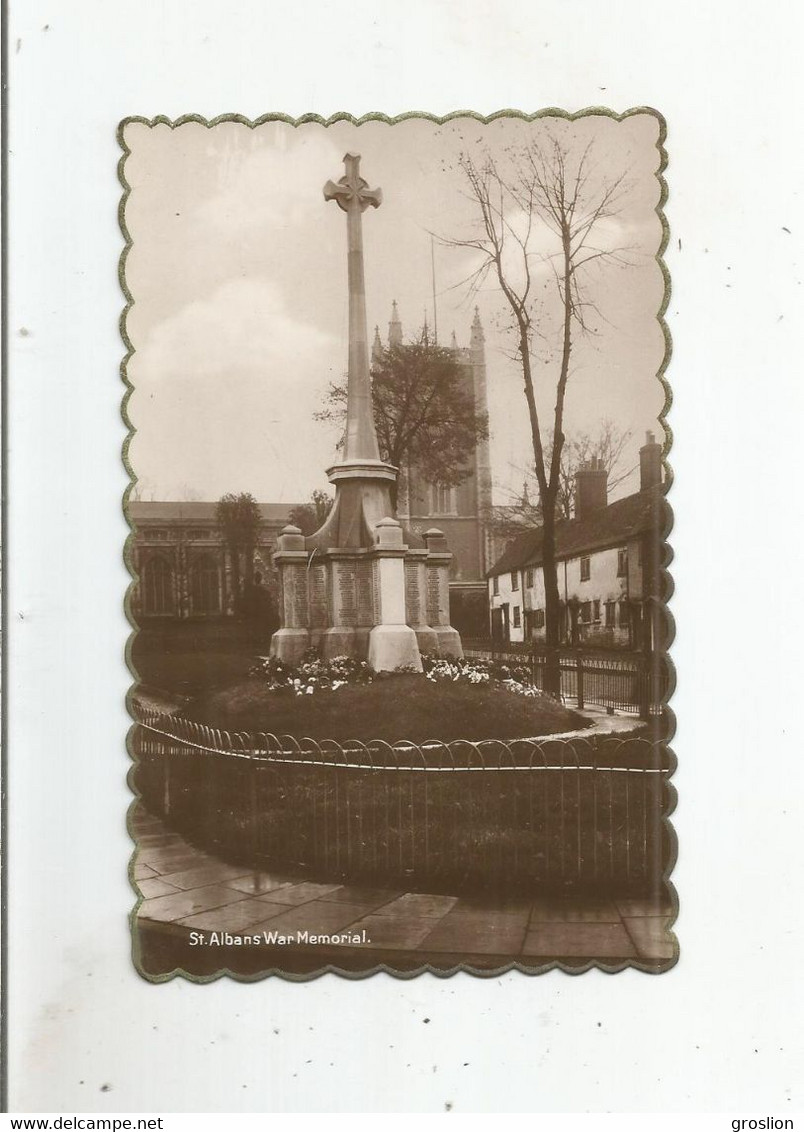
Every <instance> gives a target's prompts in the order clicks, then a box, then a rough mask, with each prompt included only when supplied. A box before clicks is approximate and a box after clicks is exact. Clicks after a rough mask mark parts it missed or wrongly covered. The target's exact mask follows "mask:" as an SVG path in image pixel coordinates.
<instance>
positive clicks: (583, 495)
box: [575, 456, 609, 519]
mask: <svg viewBox="0 0 804 1132" xmlns="http://www.w3.org/2000/svg"><path fill="white" fill-rule="evenodd" d="M608 479H609V473H608V472H607V471H606V469H605V467H604V466H603V461H602V460H601V459H600V458H599V457H597V456H593V457H592V459H591V460H590V461H589V462H588V463H587V464H583V465H581V467H580V468H579V469H578V471H577V472H576V473H575V518H576V519H585V518H586V517H587V516H588V515H591V514H593V513H594V512H595V511H602V510H603V508H604V507H607V506H608Z"/></svg>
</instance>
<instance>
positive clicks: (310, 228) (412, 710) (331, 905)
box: [119, 108, 678, 981]
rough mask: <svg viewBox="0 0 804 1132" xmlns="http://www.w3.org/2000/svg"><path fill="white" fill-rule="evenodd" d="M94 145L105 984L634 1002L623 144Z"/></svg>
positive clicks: (297, 124) (518, 132) (290, 124)
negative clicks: (100, 375) (615, 976)
mask: <svg viewBox="0 0 804 1132" xmlns="http://www.w3.org/2000/svg"><path fill="white" fill-rule="evenodd" d="M119 140H120V145H121V147H122V151H123V156H122V158H121V162H120V179H121V183H122V186H123V196H122V201H121V207H120V220H121V227H122V232H123V236H124V240H125V249H124V251H123V254H122V257H121V264H120V280H121V285H122V288H123V291H124V294H125V299H126V305H125V311H124V315H123V318H122V335H123V340H124V343H125V350H126V353H125V359H124V363H123V376H124V379H125V382H126V392H125V397H124V402H123V412H124V417H125V420H126V423H127V425H128V427H129V434H128V438H127V441H126V445H125V451H124V459H125V462H126V467H127V469H128V471H129V473H130V476H131V483H130V486H129V488H128V490H127V492H126V498H125V502H124V507H125V512H126V516H127V518H128V521H129V524H130V527H131V534H130V537H129V539H128V542H127V546H126V559H127V563H128V566H129V569H130V572H131V574H132V583H131V586H130V589H129V593H128V598H127V603H128V604H127V608H128V614H129V618H130V621H131V624H132V626H133V631H132V635H131V638H130V641H129V646H128V659H129V664H130V668H131V671H132V673H133V677H134V683H133V685H132V688H131V691H130V694H129V708H130V712H131V716H132V719H133V724H132V728H131V731H130V735H129V750H130V754H131V758H132V768H131V773H130V785H131V789H132V792H133V795H134V800H133V802H132V806H131V811H130V816H129V827H130V831H131V835H132V838H133V841H134V843H135V847H134V851H133V856H132V862H131V879H132V884H133V886H134V889H135V892H136V907H135V909H134V911H133V913H132V917H131V927H132V936H133V954H134V961H135V964H136V967H137V969H138V971H139V972H140V973H141V974H142V975H143V976H145V977H146V978H148V979H151V980H155V981H160V980H165V979H168V978H172V977H174V976H176V975H182V976H185V977H188V978H192V979H198V980H208V979H212V978H217V977H220V976H221V975H224V974H225V975H231V976H234V977H237V978H257V977H260V976H266V975H269V974H279V975H282V976H285V977H287V978H296V979H300V978H310V977H313V976H316V975H319V974H321V973H323V972H326V971H334V972H337V973H340V974H342V975H346V976H350V977H360V976H365V975H369V974H372V973H373V972H376V971H389V972H391V973H393V974H395V975H399V976H413V975H416V974H418V973H420V972H423V971H430V972H433V973H435V974H438V975H448V974H452V973H454V972H456V971H461V970H462V971H467V972H471V973H474V974H478V975H491V974H496V973H499V972H501V971H504V970H509V969H516V970H518V971H521V972H523V973H524V974H535V973H540V972H544V971H547V970H550V969H553V968H555V967H558V968H560V969H562V970H564V971H567V972H573V973H575V972H581V971H584V970H587V969H589V968H592V967H597V968H599V969H602V970H605V971H610V972H616V971H620V970H623V969H626V968H636V969H638V970H640V971H643V972H646V973H660V972H663V971H665V970H668V969H669V968H670V967H672V966H673V965H674V963H675V962H676V960H677V957H678V944H677V941H676V938H675V935H674V933H673V931H672V923H673V920H674V918H675V914H676V911H677V901H676V895H675V892H674V889H673V887H672V883H671V881H670V874H671V872H672V867H673V863H674V860H675V855H676V846H675V836H674V833H673V829H672V826H671V824H670V814H671V812H672V809H673V805H674V799H675V794H674V789H673V785H672V774H673V770H674V767H675V760H674V755H673V753H672V750H671V748H670V746H669V743H670V741H671V739H672V734H673V716H672V712H671V711H670V709H669V707H668V706H667V705H668V700H669V698H670V696H671V693H672V687H673V680H674V677H673V670H672V666H671V663H670V661H669V659H668V656H667V650H668V648H669V645H670V644H671V640H672V632H673V628H672V620H671V618H670V615H669V613H668V610H667V607H666V602H667V599H668V598H669V596H670V592H671V582H670V579H669V575H668V574H667V571H666V566H667V564H668V562H669V560H670V551H669V548H668V546H667V543H666V538H667V535H668V532H669V530H670V525H671V516H670V509H669V507H668V505H667V501H666V495H667V491H668V489H669V486H670V478H671V475H670V470H669V466H668V464H667V454H668V451H669V447H670V432H669V428H668V426H667V424H666V421H665V414H666V411H667V409H668V407H669V402H670V395H669V391H668V386H667V384H666V381H665V377H664V374H665V370H666V368H667V365H668V363H669V357H670V338H669V333H668V330H667V327H666V325H665V322H664V317H663V316H664V312H665V309H666V306H667V302H668V296H669V279H668V276H667V272H666V269H665V267H664V263H663V260H662V254H663V251H664V249H665V246H666V243H667V239H668V230H667V224H666V221H665V218H664V214H663V206H664V202H665V198H666V184H665V180H664V170H665V166H666V161H667V155H666V151H665V125H664V121H663V119H662V117H661V115H660V114H658V113H657V112H656V111H655V110H651V109H645V108H638V109H633V110H628V111H626V112H625V113H615V112H613V111H608V110H602V109H594V110H588V111H584V112H581V113H577V114H566V113H563V112H561V111H558V110H546V111H544V112H542V113H538V114H535V115H530V116H526V115H521V114H516V113H513V112H502V113H500V114H498V115H494V116H492V117H491V118H482V117H480V116H478V115H474V114H470V113H468V112H463V113H459V114H455V115H452V116H450V117H448V118H446V119H437V118H431V117H427V116H424V115H404V116H402V117H400V118H398V119H389V118H385V117H382V116H380V115H370V116H368V117H366V118H365V119H361V120H355V119H353V118H351V117H349V116H348V115H346V114H343V115H338V116H336V117H335V118H332V119H330V120H328V121H325V120H323V119H321V118H317V117H314V116H308V117H305V118H301V119H296V120H294V119H290V118H288V117H286V116H284V115H281V114H275V115H268V116H266V117H264V118H261V119H258V120H256V121H248V120H246V119H243V118H239V117H236V116H226V117H222V118H219V119H215V120H212V121H207V120H203V119H201V118H196V117H192V116H190V117H186V118H182V119H178V120H176V121H171V120H168V119H166V118H154V119H144V118H128V119H126V120H125V121H123V122H122V123H121V125H120V128H119Z"/></svg>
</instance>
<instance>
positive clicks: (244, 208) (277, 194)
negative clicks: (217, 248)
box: [196, 130, 343, 233]
mask: <svg viewBox="0 0 804 1132" xmlns="http://www.w3.org/2000/svg"><path fill="white" fill-rule="evenodd" d="M249 135H250V136H247V137H244V138H243V139H242V145H241V147H240V148H238V149H237V150H235V151H234V152H233V153H232V155H231V157H230V159H229V160H228V161H226V162H223V163H222V164H221V172H220V177H219V191H218V192H217V193H215V194H214V195H213V196H211V197H209V198H208V199H207V200H205V201H204V202H203V204H201V205H199V207H198V209H197V212H196V217H197V219H198V220H200V221H201V222H202V223H204V224H212V225H214V226H216V227H217V228H219V229H224V230H227V231H229V232H242V231H248V232H251V233H253V232H254V231H255V229H257V230H265V229H268V230H271V229H285V228H298V227H299V226H300V225H303V224H304V223H305V219H306V218H307V216H308V215H310V214H316V215H317V214H318V213H320V212H321V211H322V203H323V197H322V190H323V186H324V183H325V181H327V180H328V179H329V178H332V179H333V180H337V179H338V177H339V176H340V175H342V173H343V168H342V163H341V162H342V157H343V154H342V153H340V152H339V150H338V149H337V147H336V146H335V144H334V143H333V142H332V141H330V139H329V138H328V137H327V136H326V135H325V134H324V132H323V130H322V131H321V133H313V132H305V133H303V134H299V135H297V136H296V138H294V140H293V141H292V142H291V143H289V144H282V142H286V139H287V134H286V132H280V133H277V140H278V141H279V142H280V144H276V141H275V140H274V139H272V138H271V137H270V135H269V134H267V133H260V132H259V131H256V130H255V131H249ZM249 146H250V147H251V148H247V147H249Z"/></svg>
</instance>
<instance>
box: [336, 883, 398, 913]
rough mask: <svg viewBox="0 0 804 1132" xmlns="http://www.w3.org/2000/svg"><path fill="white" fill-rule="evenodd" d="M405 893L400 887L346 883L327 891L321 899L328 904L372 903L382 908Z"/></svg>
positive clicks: (375, 906)
mask: <svg viewBox="0 0 804 1132" xmlns="http://www.w3.org/2000/svg"><path fill="white" fill-rule="evenodd" d="M402 895H403V894H402V893H401V892H400V891H399V889H398V888H396V889H393V888H361V887H360V886H359V885H350V884H345V885H343V886H342V887H341V888H336V889H335V890H334V891H333V892H327V893H325V894H324V895H323V896H322V897H321V899H322V900H323V901H324V902H325V903H326V904H355V903H357V904H371V905H372V906H373V907H374V908H380V907H381V906H382V905H383V904H390V902H391V901H392V900H396V899H397V897H399V896H402Z"/></svg>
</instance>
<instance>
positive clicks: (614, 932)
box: [521, 920, 637, 959]
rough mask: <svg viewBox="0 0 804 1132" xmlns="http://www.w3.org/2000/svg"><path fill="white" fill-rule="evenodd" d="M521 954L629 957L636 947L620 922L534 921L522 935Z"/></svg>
mask: <svg viewBox="0 0 804 1132" xmlns="http://www.w3.org/2000/svg"><path fill="white" fill-rule="evenodd" d="M521 954H522V955H523V956H525V957H527V956H529V955H532V956H539V957H540V958H545V957H549V958H563V957H565V956H566V957H567V958H573V959H576V958H580V959H633V958H636V954H637V953H636V949H635V947H634V945H633V943H632V942H631V939H630V937H629V935H628V933H627V932H626V930H625V928H624V927H623V926H622V924H621V923H619V922H618V923H616V924H607V923H603V924H600V923H597V924H595V923H591V924H590V923H583V922H580V921H578V920H575V921H570V922H567V923H554V922H552V923H551V922H544V923H539V924H534V923H533V921H531V927H530V930H529V931H528V934H527V936H526V937H525V943H524V945H523V947H522V952H521Z"/></svg>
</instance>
